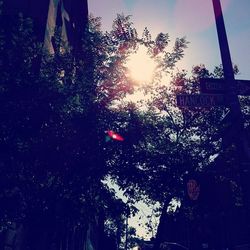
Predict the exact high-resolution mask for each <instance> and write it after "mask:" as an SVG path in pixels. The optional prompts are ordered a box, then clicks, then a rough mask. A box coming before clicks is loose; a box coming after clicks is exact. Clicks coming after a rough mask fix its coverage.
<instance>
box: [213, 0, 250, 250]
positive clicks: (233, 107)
mask: <svg viewBox="0 0 250 250" xmlns="http://www.w3.org/2000/svg"><path fill="white" fill-rule="evenodd" d="M212 1H213V8H214V15H215V21H216V28H217V34H218V40H219V46H220V53H221V60H222V66H223V72H224V78H225V81H226V85H227V86H226V90H227V92H226V94H227V98H228V102H229V108H230V114H231V117H232V119H231V120H232V126H233V129H234V130H233V132H234V134H235V136H234V140H235V143H236V147H237V153H238V154H239V158H241V157H242V156H243V157H245V160H246V161H248V162H249V161H250V150H249V142H248V141H247V136H246V132H245V130H244V122H243V117H242V112H241V107H240V103H239V99H238V96H237V86H236V81H235V80H234V71H233V65H232V61H231V56H230V50H229V46H228V40H227V35H226V29H225V24H224V19H223V14H222V8H221V4H220V0H212ZM236 138H237V139H236ZM242 153H243V155H242ZM240 154H241V155H240ZM239 171H240V175H242V171H244V169H242V166H240V169H239ZM243 189H244V191H245V192H244V196H246V195H248V193H249V191H247V190H246V186H245V187H243ZM246 193H247V194H246ZM243 199H245V200H246V197H243ZM244 203H245V204H244V205H245V207H246V209H247V210H248V209H249V207H248V204H247V203H246V201H245V202H244ZM247 214H249V211H248V212H247ZM226 230H227V232H228V234H227V236H228V244H229V247H233V241H232V240H233V239H232V233H231V228H227V229H226ZM228 230H229V231H228Z"/></svg>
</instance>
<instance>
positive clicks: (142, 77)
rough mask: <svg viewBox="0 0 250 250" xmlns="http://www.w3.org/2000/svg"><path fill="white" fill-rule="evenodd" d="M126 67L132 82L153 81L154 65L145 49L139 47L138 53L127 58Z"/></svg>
mask: <svg viewBox="0 0 250 250" xmlns="http://www.w3.org/2000/svg"><path fill="white" fill-rule="evenodd" d="M126 66H127V67H128V69H129V72H130V76H131V78H132V79H133V80H135V81H136V82H138V83H150V82H151V81H152V79H153V75H154V70H155V68H156V63H155V61H154V60H153V59H152V58H150V56H149V55H148V54H147V49H146V48H145V47H143V46H140V48H139V49H138V51H137V52H136V53H135V54H132V55H131V56H130V57H129V60H128V62H127V64H126Z"/></svg>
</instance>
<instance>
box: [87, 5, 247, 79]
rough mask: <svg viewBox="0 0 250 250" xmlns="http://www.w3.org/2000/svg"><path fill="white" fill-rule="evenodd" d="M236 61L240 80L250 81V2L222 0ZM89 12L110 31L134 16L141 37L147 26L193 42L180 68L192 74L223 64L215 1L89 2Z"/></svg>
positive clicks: (232, 55) (233, 57)
mask: <svg viewBox="0 0 250 250" xmlns="http://www.w3.org/2000/svg"><path fill="white" fill-rule="evenodd" d="M221 2H222V6H223V11H224V19H225V25H226V29H227V34H228V40H229V46H230V50H231V57H232V61H233V62H234V63H235V64H237V65H238V66H239V68H240V72H241V74H240V75H239V76H237V78H239V79H250V16H249V13H250V0H221ZM88 4H89V11H90V12H91V13H92V14H94V16H100V17H102V23H103V29H104V30H110V29H111V25H112V21H113V19H114V18H115V17H116V14H117V13H124V14H126V15H132V21H133V22H134V24H135V27H136V28H137V29H138V31H139V33H140V32H142V30H143V28H144V27H145V26H147V27H148V29H149V30H150V31H151V32H152V34H153V35H155V34H157V33H158V32H167V33H169V35H170V38H172V40H174V39H175V38H176V37H181V36H186V37H187V39H188V40H189V41H190V44H189V48H188V49H187V50H186V53H185V58H184V59H183V60H182V62H181V63H180V64H178V67H179V68H186V69H188V70H190V69H191V68H192V66H193V65H197V64H200V63H203V64H205V65H206V67H208V68H209V69H211V68H213V66H215V65H218V64H220V63H221V59H220V54H219V46H218V41H217V33H216V28H215V22H214V14H213V9H212V0H101V1H100V0H89V3H88Z"/></svg>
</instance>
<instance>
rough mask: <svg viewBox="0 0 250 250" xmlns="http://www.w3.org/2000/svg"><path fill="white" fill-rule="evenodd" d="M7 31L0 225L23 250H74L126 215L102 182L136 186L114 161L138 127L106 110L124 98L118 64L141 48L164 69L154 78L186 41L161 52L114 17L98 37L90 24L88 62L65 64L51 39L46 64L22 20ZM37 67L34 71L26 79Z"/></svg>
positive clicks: (0, 49) (1, 88)
mask: <svg viewBox="0 0 250 250" xmlns="http://www.w3.org/2000/svg"><path fill="white" fill-rule="evenodd" d="M3 18H4V16H3V15H2V13H1V15H0V19H1V21H3ZM1 23H4V22H1ZM7 28H9V27H7V26H4V25H3V26H2V27H1V30H0V33H1V36H0V55H1V62H0V69H1V76H0V84H1V85H0V97H1V98H0V106H1V109H0V115H1V118H2V119H1V122H0V131H1V132H0V148H1V159H0V166H1V168H0V171H1V177H0V178H1V187H2V188H1V190H2V192H1V195H0V198H1V204H3V207H2V210H1V224H2V227H3V228H5V227H7V225H8V224H9V223H10V222H15V223H22V224H23V225H24V227H26V231H27V232H28V233H27V234H28V237H26V238H27V242H26V243H25V242H24V241H23V244H26V245H29V247H31V248H32V249H51V248H52V247H55V248H58V247H59V245H61V244H62V245H64V246H66V245H67V244H68V246H69V247H70V248H72V249H73V248H75V247H76V246H77V244H83V242H82V241H81V240H80V239H81V238H84V237H86V234H87V232H88V230H89V231H91V230H92V231H94V228H93V227H95V226H97V227H98V228H99V229H100V230H101V228H102V223H103V221H104V220H107V221H108V220H110V218H111V219H112V220H113V219H114V218H119V216H120V217H122V214H123V213H124V211H125V210H126V209H125V206H124V205H123V204H122V203H121V202H119V201H117V200H116V198H115V197H114V195H113V194H112V192H111V191H110V190H109V189H108V187H107V185H104V184H103V182H102V181H103V180H104V179H105V178H106V177H107V176H111V175H113V176H114V175H117V176H120V180H126V181H124V185H125V186H122V185H121V187H124V188H125V187H128V186H127V184H133V185H134V186H136V185H137V184H136V183H137V181H136V180H129V178H130V176H131V175H130V173H129V172H130V167H129V165H131V166H133V165H134V166H135V165H136V164H135V162H132V161H130V162H126V160H125V158H120V160H121V161H120V162H119V163H118V162H115V158H116V157H118V156H119V157H120V156H122V155H125V156H126V157H128V158H129V157H130V155H131V153H132V152H133V145H134V143H135V142H136V143H137V142H138V140H137V139H136V137H135V138H132V137H131V136H132V135H133V134H134V133H135V130H134V129H135V128H136V127H134V126H135V125H136V124H137V123H138V124H140V119H141V118H140V116H139V114H138V115H137V114H136V113H135V112H134V111H133V112H131V109H127V110H126V109H124V110H123V111H122V112H121V111H119V112H117V110H116V109H115V108H113V107H112V105H113V104H114V102H115V101H116V100H120V99H121V98H122V97H124V96H125V95H126V93H131V92H132V91H133V89H134V86H133V82H132V81H131V79H129V78H128V77H127V69H126V67H125V66H124V62H125V61H126V60H127V58H128V56H129V54H130V53H133V52H134V51H136V50H137V49H138V45H139V44H142V45H143V46H147V48H148V49H149V51H150V52H151V53H152V54H153V56H155V58H156V59H157V58H158V57H159V56H160V54H161V53H162V55H163V60H165V63H161V64H160V63H159V67H158V69H159V70H160V68H162V69H164V70H166V69H167V67H173V66H174V63H175V62H176V61H178V60H179V59H180V58H181V57H182V53H183V49H184V48H185V47H186V41H185V39H178V40H177V41H176V44H175V46H174V49H173V51H172V52H171V53H170V52H168V53H167V52H166V51H165V47H166V45H167V44H168V35H166V34H159V36H158V37H157V38H156V40H155V41H152V40H151V37H150V34H149V32H148V31H147V29H146V30H145V32H144V34H143V36H142V38H140V37H139V36H138V34H137V32H136V30H135V28H133V24H132V22H131V21H130V17H126V16H123V15H118V16H117V18H116V19H115V20H114V25H113V29H112V31H111V32H108V33H103V32H102V31H101V30H100V20H99V19H98V18H92V17H91V18H90V24H89V30H88V31H85V32H87V34H86V36H85V38H86V39H85V40H84V41H83V44H82V46H83V50H84V51H85V52H86V51H87V52H88V53H87V54H86V56H85V57H84V58H81V60H75V58H74V56H73V54H72V49H71V48H66V47H63V46H62V44H61V40H60V37H59V35H58V34H60V32H59V31H58V32H57V30H56V33H55V53H54V54H52V55H51V54H47V53H46V52H44V51H43V48H42V45H41V44H37V43H36V42H35V38H34V36H33V31H32V20H30V19H25V18H24V17H23V16H22V14H20V15H19V17H18V19H16V20H15V22H14V23H13V25H11V29H10V30H9V29H8V30H7ZM58 28H60V27H58ZM37 58H39V62H40V67H39V68H40V70H39V72H37V70H34V63H37V60H36V59H37ZM159 59H160V58H158V60H159ZM89 61H90V62H91V63H90V64H89V63H87V62H89ZM161 62H162V61H161ZM166 63H168V66H166ZM36 66H37V65H36ZM36 68H37V67H36ZM133 113H135V115H133ZM113 118H115V121H113ZM138 119H139V120H138ZM124 122H125V123H126V122H127V124H128V126H124V125H125V123H124ZM143 122H144V123H145V125H144V126H147V125H146V122H147V121H146V120H145V121H143ZM136 126H137V125H136ZM111 128H112V129H114V130H117V131H119V130H121V129H123V131H127V132H126V133H127V135H128V138H130V139H128V143H127V144H118V143H115V142H112V143H110V144H108V143H106V142H105V139H104V134H105V133H104V132H105V130H107V129H111ZM122 152H123V153H122ZM138 157H139V154H138V155H137V158H138ZM140 157H141V156H140ZM114 163H116V164H114ZM133 171H134V169H133ZM139 174H140V175H141V173H139ZM127 176H128V177H127ZM143 176H145V174H143ZM143 176H142V177H143ZM124 177H125V179H124ZM128 180H129V181H128ZM126 182H128V183H126ZM129 190H131V185H130V189H128V188H127V190H126V192H127V193H128V191H129ZM128 194H129V193H128ZM129 195H130V196H131V197H132V198H133V196H132V195H131V194H129ZM115 206H117V208H118V209H117V210H114V211H113V208H114V207H115ZM112 211H113V212H112ZM96 216H97V217H96ZM97 221H98V222H97ZM90 224H91V226H90ZM44 229H46V230H44ZM115 230H118V228H117V229H115ZM101 231H102V230H101ZM118 231H119V230H118ZM38 235H40V236H41V237H38ZM42 237H44V239H45V240H44V241H41V238H42ZM24 238H25V237H24ZM100 238H101V237H100ZM92 243H93V244H95V243H94V242H92ZM84 244H85V243H84ZM79 246H80V245H79ZM96 247H98V243H96Z"/></svg>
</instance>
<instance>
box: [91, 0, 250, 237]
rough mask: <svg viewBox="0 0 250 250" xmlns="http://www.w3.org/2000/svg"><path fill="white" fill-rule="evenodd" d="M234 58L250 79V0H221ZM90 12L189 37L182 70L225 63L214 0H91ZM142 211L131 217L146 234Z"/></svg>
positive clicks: (108, 20)
mask: <svg viewBox="0 0 250 250" xmlns="http://www.w3.org/2000/svg"><path fill="white" fill-rule="evenodd" d="M221 4H222V8H223V15H224V21H225V26H226V31H227V36H228V42H229V47H230V52H231V58H232V61H233V63H234V64H236V65H238V67H239V70H240V74H239V75H238V76H236V78H237V79H246V80H250V46H249V45H250V15H249V13H250V0H221ZM88 5H89V12H90V13H92V14H93V15H94V16H96V17H101V18H102V29H103V30H104V31H105V30H108V31H109V30H111V27H112V21H113V20H114V19H115V17H116V15H117V14H121V13H123V14H125V15H131V20H132V21H133V23H134V26H135V28H136V29H137V31H138V33H139V34H142V32H143V29H144V28H145V27H147V28H148V29H149V31H150V32H151V34H152V36H153V37H155V36H156V35H157V34H158V33H159V32H163V33H168V34H169V35H170V39H171V40H172V41H174V40H175V39H176V38H177V37H183V36H185V37H186V38H187V40H188V41H189V42H190V43H189V45H188V48H187V49H186V51H185V56H184V58H183V59H182V60H181V62H180V63H178V64H177V67H178V68H179V69H186V70H188V71H189V72H190V71H191V69H192V67H193V66H194V65H198V64H204V65H205V66H206V67H207V68H208V69H210V70H212V69H213V68H214V66H217V65H219V64H221V58H220V51H219V44H218V38H217V32H216V26H215V19H214V13H213V6H212V0H89V1H88ZM138 208H139V209H140V213H139V215H138V216H137V217H136V218H132V219H131V220H130V225H131V226H135V227H136V228H137V231H138V234H139V235H140V236H144V237H146V235H145V234H144V232H145V230H144V229H143V227H140V226H139V223H140V221H141V220H142V219H140V217H144V219H145V218H146V215H148V214H150V213H151V209H150V207H148V206H147V205H146V204H143V203H140V204H138Z"/></svg>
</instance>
